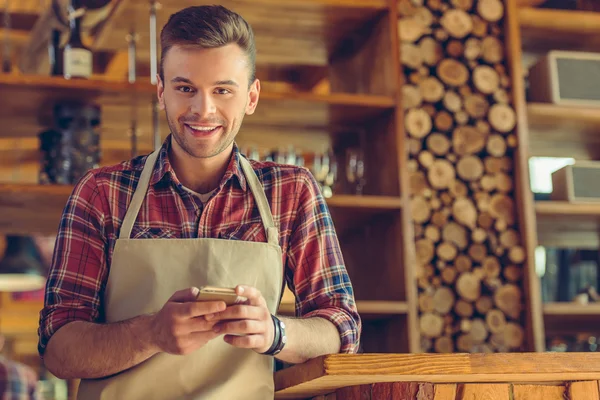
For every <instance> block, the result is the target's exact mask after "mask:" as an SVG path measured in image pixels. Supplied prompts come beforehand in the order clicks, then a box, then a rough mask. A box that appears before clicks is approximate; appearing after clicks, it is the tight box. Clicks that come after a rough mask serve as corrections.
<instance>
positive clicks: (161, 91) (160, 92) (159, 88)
mask: <svg viewBox="0 0 600 400" xmlns="http://www.w3.org/2000/svg"><path fill="white" fill-rule="evenodd" d="M164 95H165V85H164V83H163V81H162V79H160V75H159V74H156V96H157V97H158V106H159V108H160V109H161V110H164V109H165V99H164Z"/></svg>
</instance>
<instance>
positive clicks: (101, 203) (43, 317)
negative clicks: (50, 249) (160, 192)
mask: <svg viewBox="0 0 600 400" xmlns="http://www.w3.org/2000/svg"><path fill="white" fill-rule="evenodd" d="M106 207H107V206H106V200H103V196H102V195H101V193H100V188H99V187H98V185H97V183H96V179H95V177H94V175H93V173H92V172H88V173H87V174H86V175H85V176H84V177H83V178H81V180H80V181H79V182H78V183H77V184H76V185H75V188H74V189H73V192H72V194H71V196H70V197H69V199H68V201H67V204H66V206H65V209H64V211H63V214H62V217H61V220H60V225H59V229H58V235H57V238H56V245H55V249H54V256H53V260H52V267H51V269H50V271H49V273H48V280H47V282H46V294H45V299H44V308H43V309H42V311H41V312H40V326H39V332H38V333H39V338H40V339H39V344H38V351H39V353H40V356H43V354H44V351H45V349H46V345H47V344H48V341H49V340H50V337H51V336H52V335H53V334H54V333H55V332H56V331H57V330H58V329H59V328H61V327H62V326H64V325H65V324H67V323H69V322H72V321H77V320H79V321H88V322H92V321H96V320H97V319H98V317H99V307H100V296H101V290H102V289H103V287H104V282H105V280H106V276H107V268H106V251H105V249H106V237H105V232H104V231H105V228H104V219H105V217H104V216H105V215H106V214H105V213H104V211H103V210H105V209H106Z"/></svg>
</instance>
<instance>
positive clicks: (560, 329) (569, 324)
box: [544, 303, 600, 334]
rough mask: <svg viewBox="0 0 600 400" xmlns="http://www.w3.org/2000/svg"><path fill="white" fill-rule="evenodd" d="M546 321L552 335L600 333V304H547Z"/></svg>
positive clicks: (547, 330) (548, 330)
mask: <svg viewBox="0 0 600 400" xmlns="http://www.w3.org/2000/svg"><path fill="white" fill-rule="evenodd" d="M544 320H545V326H546V332H547V333H551V334H561V333H562V334H568V333H577V332H600V304H595V303H591V304H587V305H582V304H575V303H546V304H544Z"/></svg>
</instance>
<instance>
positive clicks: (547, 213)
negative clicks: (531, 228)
mask: <svg viewBox="0 0 600 400" xmlns="http://www.w3.org/2000/svg"><path fill="white" fill-rule="evenodd" d="M535 214H536V220H537V237H538V241H539V244H540V245H542V246H547V247H573V248H582V249H597V248H599V247H600V236H599V235H600V204H572V203H568V202H561V201H538V202H537V203H536V204H535Z"/></svg>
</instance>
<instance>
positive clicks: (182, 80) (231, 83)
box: [171, 76, 240, 87]
mask: <svg viewBox="0 0 600 400" xmlns="http://www.w3.org/2000/svg"><path fill="white" fill-rule="evenodd" d="M171 83H187V84H189V85H193V84H194V82H192V81H191V80H189V79H188V78H184V77H182V76H176V77H175V78H173V79H171ZM214 85H215V86H235V87H240V85H238V83H237V82H236V81H233V80H231V79H228V80H225V81H217V82H215V83H214Z"/></svg>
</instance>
